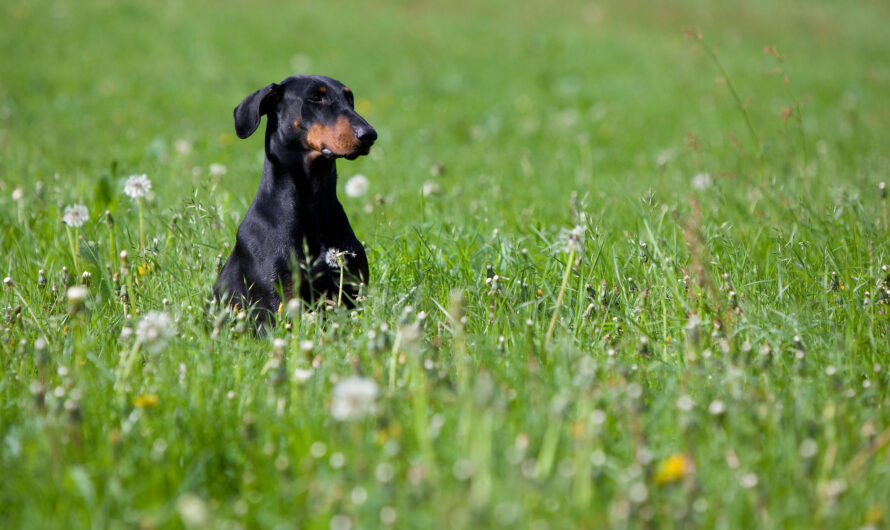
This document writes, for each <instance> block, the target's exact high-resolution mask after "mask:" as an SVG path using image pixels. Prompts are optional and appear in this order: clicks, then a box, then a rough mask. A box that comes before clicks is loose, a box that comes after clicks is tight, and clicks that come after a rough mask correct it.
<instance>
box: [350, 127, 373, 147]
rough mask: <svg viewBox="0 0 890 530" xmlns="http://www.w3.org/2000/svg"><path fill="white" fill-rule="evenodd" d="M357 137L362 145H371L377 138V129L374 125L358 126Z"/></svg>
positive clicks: (356, 129)
mask: <svg viewBox="0 0 890 530" xmlns="http://www.w3.org/2000/svg"><path fill="white" fill-rule="evenodd" d="M355 137H356V138H358V141H359V142H361V143H362V145H371V144H373V143H374V141H375V140H377V131H375V130H374V128H373V127H356V128H355Z"/></svg>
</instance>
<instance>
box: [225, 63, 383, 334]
mask: <svg viewBox="0 0 890 530" xmlns="http://www.w3.org/2000/svg"><path fill="white" fill-rule="evenodd" d="M263 114H265V115H266V116H267V124H266V144H265V146H266V159H265V163H264V165H263V176H262V179H261V180H260V186H259V190H258V191H257V194H256V198H254V200H253V204H251V205H250V208H249V209H248V210H247V213H246V214H245V215H244V220H243V221H242V222H241V225H240V226H239V227H238V235H237V238H236V242H235V248H234V249H233V250H232V254H231V255H230V256H229V259H228V260H227V261H226V264H225V265H224V266H223V268H222V270H221V271H220V273H219V279H218V280H217V282H216V285H215V286H214V287H213V294H214V297H215V298H216V299H217V300H223V301H225V302H227V303H229V304H237V305H239V306H240V307H242V308H245V309H246V308H248V307H255V308H257V309H258V310H259V311H258V313H259V314H258V318H259V319H260V320H261V321H268V319H269V317H270V316H271V314H272V312H274V311H276V310H278V308H279V304H280V303H281V300H282V295H283V296H284V297H285V300H287V299H289V298H291V297H292V296H294V294H295V293H294V291H295V289H294V285H293V278H297V281H298V283H299V286H298V289H299V291H298V294H299V296H300V298H302V299H303V300H306V301H308V302H313V301H315V300H318V299H320V298H327V299H334V300H341V299H342V302H343V303H345V304H346V305H347V306H348V307H352V306H353V305H354V303H355V298H356V296H357V294H358V285H359V284H361V283H367V281H368V258H367V256H366V255H365V250H364V248H362V245H361V243H359V241H358V239H356V237H355V234H354V233H353V231H352V227H351V226H349V220H348V219H347V218H346V213H345V212H344V211H343V207H342V206H341V205H340V201H338V200H337V167H336V159H337V158H340V157H344V158H346V159H348V160H354V159H356V158H358V157H359V156H361V155H366V154H368V151H369V150H370V148H371V145H372V144H373V143H374V141H375V140H376V139H377V132H376V131H375V130H374V128H373V127H371V126H370V125H369V124H368V122H367V121H365V119H364V118H362V117H361V116H359V115H358V114H357V113H356V112H355V109H354V104H353V96H352V92H351V91H350V90H349V89H348V88H347V87H346V86H344V85H343V84H342V83H340V82H339V81H336V80H334V79H331V78H329V77H323V76H302V75H301V76H293V77H288V78H287V79H285V80H284V81H282V82H281V83H279V84H275V83H273V84H271V85H269V86H267V87H264V88H261V89H260V90H257V91H256V92H254V93H253V94H251V95H249V96H247V97H246V98H244V101H242V102H241V104H240V105H238V106H237V107H235V132H236V133H237V134H238V137H239V138H247V137H248V136H250V135H251V134H253V132H254V131H255V130H256V129H257V127H258V126H259V123H260V116H261V115H263ZM294 263H296V264H299V268H300V270H299V272H298V273H297V274H295V273H294V271H293V270H292V267H291V265H292V264H294ZM341 269H342V270H341Z"/></svg>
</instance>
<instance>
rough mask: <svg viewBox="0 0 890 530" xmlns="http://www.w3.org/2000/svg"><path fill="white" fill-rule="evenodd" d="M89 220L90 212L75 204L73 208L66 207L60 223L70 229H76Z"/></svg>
mask: <svg viewBox="0 0 890 530" xmlns="http://www.w3.org/2000/svg"><path fill="white" fill-rule="evenodd" d="M89 220H90V212H88V211H87V207H86V206H84V205H83V204H75V205H74V206H66V207H65V212H64V214H63V215H62V222H63V223H65V224H66V225H68V226H70V227H72V228H78V227H81V226H83V224H84V223H85V222H87V221H89Z"/></svg>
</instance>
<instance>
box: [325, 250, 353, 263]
mask: <svg viewBox="0 0 890 530" xmlns="http://www.w3.org/2000/svg"><path fill="white" fill-rule="evenodd" d="M345 256H355V252H350V251H348V250H338V249H336V248H333V247H331V248H329V249H327V251H325V253H324V262H325V263H327V264H328V267H331V268H339V267H340V260H341V258H344V257H345Z"/></svg>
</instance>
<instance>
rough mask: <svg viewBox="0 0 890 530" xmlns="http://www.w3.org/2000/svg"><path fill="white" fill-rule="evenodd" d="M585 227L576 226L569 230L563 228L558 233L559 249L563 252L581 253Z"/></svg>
mask: <svg viewBox="0 0 890 530" xmlns="http://www.w3.org/2000/svg"><path fill="white" fill-rule="evenodd" d="M586 231H587V227H584V226H581V225H576V226H575V227H574V228H572V229H571V230H569V229H567V228H563V229H562V230H560V231H559V241H560V247H561V248H562V249H563V250H564V251H565V252H581V251H582V250H584V233H585V232H586Z"/></svg>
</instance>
